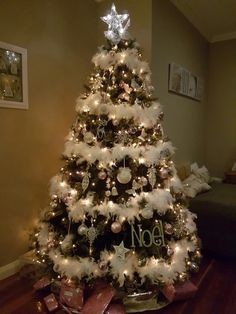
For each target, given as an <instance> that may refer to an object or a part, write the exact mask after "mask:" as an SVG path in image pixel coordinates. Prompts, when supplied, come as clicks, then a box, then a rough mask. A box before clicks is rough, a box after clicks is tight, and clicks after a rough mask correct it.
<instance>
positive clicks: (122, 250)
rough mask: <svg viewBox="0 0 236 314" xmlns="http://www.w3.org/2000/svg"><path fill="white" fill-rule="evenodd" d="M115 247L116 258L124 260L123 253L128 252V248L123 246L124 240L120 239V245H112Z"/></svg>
mask: <svg viewBox="0 0 236 314" xmlns="http://www.w3.org/2000/svg"><path fill="white" fill-rule="evenodd" d="M113 247H114V249H115V255H116V257H117V258H119V259H120V260H122V261H124V260H125V255H126V253H128V252H129V251H130V250H129V249H127V248H125V246H124V242H123V241H122V242H121V243H120V245H113Z"/></svg>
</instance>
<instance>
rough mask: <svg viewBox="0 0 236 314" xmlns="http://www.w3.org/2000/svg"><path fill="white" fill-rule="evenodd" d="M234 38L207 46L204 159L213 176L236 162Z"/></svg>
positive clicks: (235, 59)
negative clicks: (207, 70) (206, 105)
mask: <svg viewBox="0 0 236 314" xmlns="http://www.w3.org/2000/svg"><path fill="white" fill-rule="evenodd" d="M235 56H236V40H235V39H234V40H228V41H223V42H218V43H214V44H211V45H210V52H209V75H208V81H209V93H208V107H207V120H206V160H207V166H208V167H209V169H210V171H211V173H212V174H213V175H215V176H223V174H224V171H226V170H227V169H229V168H231V167H232V164H233V162H235V161H236V57H235Z"/></svg>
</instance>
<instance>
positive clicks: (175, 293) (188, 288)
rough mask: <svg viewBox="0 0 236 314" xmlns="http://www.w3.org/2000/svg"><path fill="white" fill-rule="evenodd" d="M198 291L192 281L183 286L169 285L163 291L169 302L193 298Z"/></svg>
mask: <svg viewBox="0 0 236 314" xmlns="http://www.w3.org/2000/svg"><path fill="white" fill-rule="evenodd" d="M196 291H197V287H196V286H195V285H194V284H193V283H192V282H191V281H186V282H184V283H182V284H180V283H179V284H177V285H175V286H173V285H168V286H165V287H164V288H163V289H162V290H161V292H162V293H163V294H164V296H165V297H166V298H167V300H168V301H169V302H173V301H179V300H187V299H189V298H192V297H193V296H194V295H195V293H196Z"/></svg>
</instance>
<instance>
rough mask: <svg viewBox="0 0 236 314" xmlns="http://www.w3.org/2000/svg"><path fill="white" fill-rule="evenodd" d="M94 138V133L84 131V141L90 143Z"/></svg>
mask: <svg viewBox="0 0 236 314" xmlns="http://www.w3.org/2000/svg"><path fill="white" fill-rule="evenodd" d="M93 140H94V135H93V133H91V132H85V133H84V141H85V143H88V144H90V143H92V142H93Z"/></svg>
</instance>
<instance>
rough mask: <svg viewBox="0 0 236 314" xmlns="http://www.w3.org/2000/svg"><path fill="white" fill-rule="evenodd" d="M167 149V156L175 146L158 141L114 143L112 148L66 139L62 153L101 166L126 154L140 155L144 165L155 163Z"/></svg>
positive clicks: (79, 160)
mask: <svg viewBox="0 0 236 314" xmlns="http://www.w3.org/2000/svg"><path fill="white" fill-rule="evenodd" d="M166 150H168V154H169V156H172V155H173V154H174V151H175V148H174V147H173V145H172V143H171V142H164V143H161V142H158V143H157V145H156V146H154V145H145V146H136V147H134V146H133V145H130V146H123V145H122V144H115V145H114V146H113V147H112V148H106V147H105V148H102V147H101V146H100V145H99V143H96V144H95V145H94V146H89V145H87V144H86V143H84V142H79V143H74V142H71V141H68V142H66V143H65V149H64V152H63V155H64V156H65V157H69V158H70V157H72V156H74V157H77V158H78V160H77V162H78V163H82V162H83V161H87V162H89V163H90V164H92V163H94V162H95V161H100V162H102V164H103V166H108V165H109V164H110V163H111V162H113V163H116V162H118V161H120V160H122V159H124V158H125V157H126V156H129V157H130V158H132V159H137V158H139V157H142V158H143V159H144V164H146V166H150V165H156V164H158V163H159V160H160V159H161V154H162V152H164V151H166Z"/></svg>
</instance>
